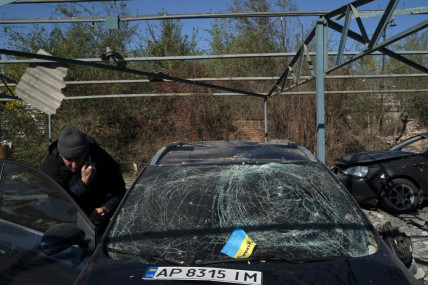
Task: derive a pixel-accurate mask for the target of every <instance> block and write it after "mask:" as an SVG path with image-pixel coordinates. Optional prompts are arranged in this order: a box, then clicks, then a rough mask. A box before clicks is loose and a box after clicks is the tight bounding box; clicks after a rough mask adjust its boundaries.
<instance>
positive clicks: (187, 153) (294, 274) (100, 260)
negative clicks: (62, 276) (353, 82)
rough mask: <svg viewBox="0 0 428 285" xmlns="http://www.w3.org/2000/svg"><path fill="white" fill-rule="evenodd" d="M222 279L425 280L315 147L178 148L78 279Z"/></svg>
mask: <svg viewBox="0 0 428 285" xmlns="http://www.w3.org/2000/svg"><path fill="white" fill-rule="evenodd" d="M213 281H214V282H222V283H233V284H418V282H417V281H416V279H415V278H414V277H413V276H412V275H411V274H410V273H409V271H408V270H407V269H406V267H405V266H404V265H403V264H402V263H401V262H400V260H399V259H398V258H397V257H396V256H395V255H394V254H393V253H392V252H391V251H390V250H389V249H388V247H387V246H386V244H385V242H384V241H383V240H382V238H381V237H380V236H379V234H378V232H377V231H376V230H375V229H374V228H373V226H372V224H371V223H370V222H369V220H368V219H367V217H366V216H365V215H364V213H363V212H362V210H361V208H360V207H359V206H358V204H357V203H356V202H355V200H354V199H353V198H352V196H351V195H350V193H349V192H348V191H347V190H346V189H345V188H344V187H343V186H342V185H341V184H340V183H339V181H338V180H337V179H336V178H335V177H334V175H333V174H332V173H331V172H330V171H329V170H328V169H327V168H326V167H325V166H324V165H323V164H322V163H320V162H319V161H318V160H317V159H316V158H315V157H314V156H313V155H312V154H311V153H310V152H309V151H307V150H306V149H305V148H303V147H301V146H299V145H297V144H295V143H292V142H286V141H278V142H269V143H258V142H199V143H173V144H170V145H167V146H165V147H164V148H162V149H161V150H160V151H159V152H158V153H157V154H156V155H155V156H154V158H153V159H152V160H151V162H150V163H149V164H148V165H147V166H146V167H145V169H143V171H142V172H141V173H140V174H139V176H138V177H137V179H136V180H135V182H134V183H133V185H132V186H131V188H130V190H129V191H128V192H127V194H126V196H125V197H124V199H123V200H122V203H121V205H120V206H119V208H118V210H117V211H116V213H115V215H114V216H113V218H112V222H111V223H110V224H109V226H108V228H107V230H106V232H105V233H104V236H103V238H102V240H101V242H100V244H99V245H98V247H97V249H96V251H95V253H94V255H93V256H92V258H91V260H90V261H89V263H88V264H87V266H86V267H85V269H84V271H83V272H82V273H81V274H80V276H79V278H78V280H77V281H76V284H202V283H205V282H207V284H214V283H213ZM192 282H194V283H192Z"/></svg>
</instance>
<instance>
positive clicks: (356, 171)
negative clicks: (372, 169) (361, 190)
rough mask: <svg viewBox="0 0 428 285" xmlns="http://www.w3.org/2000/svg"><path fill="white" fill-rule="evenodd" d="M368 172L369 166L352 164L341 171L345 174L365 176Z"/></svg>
mask: <svg viewBox="0 0 428 285" xmlns="http://www.w3.org/2000/svg"><path fill="white" fill-rule="evenodd" d="M368 172H369V168H368V167H367V166H353V167H349V168H348V169H346V170H345V171H344V172H343V173H345V174H346V175H353V176H358V177H366V175H367V173H368Z"/></svg>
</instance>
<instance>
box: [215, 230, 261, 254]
mask: <svg viewBox="0 0 428 285" xmlns="http://www.w3.org/2000/svg"><path fill="white" fill-rule="evenodd" d="M255 246H256V243H255V242H254V241H253V240H252V239H251V238H250V237H249V236H248V235H247V233H246V232H245V231H244V230H243V229H242V228H241V227H239V226H238V227H237V228H236V229H235V230H234V231H233V233H232V235H231V236H230V238H229V240H228V241H227V243H226V245H225V246H224V247H223V249H222V250H221V252H222V253H224V254H226V255H228V256H230V257H233V258H248V257H250V255H251V254H252V253H253V249H254V247H255Z"/></svg>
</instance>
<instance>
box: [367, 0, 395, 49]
mask: <svg viewBox="0 0 428 285" xmlns="http://www.w3.org/2000/svg"><path fill="white" fill-rule="evenodd" d="M397 4H398V0H389V3H388V6H387V7H386V9H385V12H384V13H383V15H382V18H381V19H380V21H379V24H378V25H377V27H376V30H375V32H374V34H373V36H372V38H371V40H370V42H369V45H368V48H369V49H373V47H374V46H376V45H377V43H378V42H379V39H380V37H381V36H382V33H383V31H384V30H385V29H386V26H387V25H388V22H389V20H390V19H391V17H392V14H393V13H394V10H395V7H396V6H397Z"/></svg>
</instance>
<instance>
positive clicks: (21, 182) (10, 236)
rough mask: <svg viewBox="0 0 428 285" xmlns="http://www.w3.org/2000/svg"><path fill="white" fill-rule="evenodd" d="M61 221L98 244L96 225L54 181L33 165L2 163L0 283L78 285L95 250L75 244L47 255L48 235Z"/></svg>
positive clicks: (0, 164) (0, 181) (0, 189)
mask: <svg viewBox="0 0 428 285" xmlns="http://www.w3.org/2000/svg"><path fill="white" fill-rule="evenodd" d="M60 223H70V224H76V225H77V227H78V228H79V229H81V230H82V231H84V232H85V234H86V237H88V239H89V240H93V241H94V240H95V228H94V225H93V224H92V223H91V222H90V220H89V219H88V217H87V216H86V215H85V214H84V212H83V211H82V210H81V209H80V208H79V207H78V205H77V204H76V203H75V202H74V200H73V199H72V198H71V197H70V196H69V195H68V194H67V192H66V191H65V190H64V189H63V188H62V187H61V186H60V185H59V184H58V183H56V181H54V180H53V179H52V178H51V177H49V176H47V175H46V174H44V173H42V172H41V171H39V170H37V169H35V168H33V167H30V166H27V165H25V164H22V163H19V162H13V161H8V160H0V284H72V283H73V282H74V280H75V278H76V277H77V275H78V274H79V273H80V271H81V270H82V269H83V267H84V265H85V264H86V262H87V260H88V259H89V257H90V255H91V250H90V249H89V248H86V249H85V248H80V247H78V246H72V247H69V248H68V249H66V250H64V251H62V252H60V253H58V254H56V255H52V256H46V255H45V254H44V253H43V251H42V249H41V247H40V241H41V239H42V236H43V234H44V232H45V231H46V230H47V229H48V228H50V227H52V226H54V225H57V224H60ZM93 246H94V242H93V244H92V247H93Z"/></svg>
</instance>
